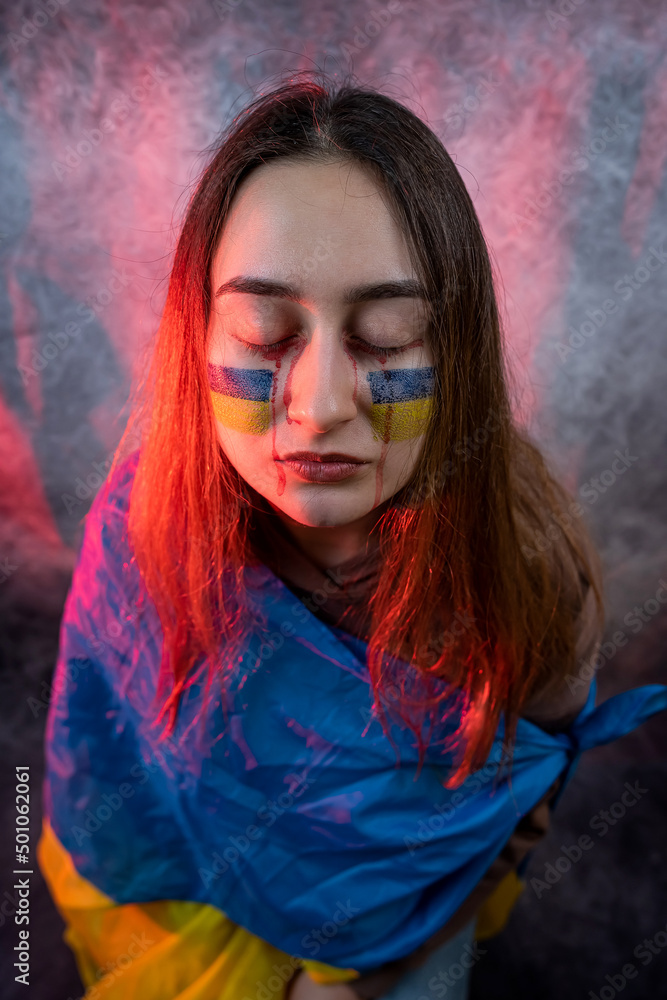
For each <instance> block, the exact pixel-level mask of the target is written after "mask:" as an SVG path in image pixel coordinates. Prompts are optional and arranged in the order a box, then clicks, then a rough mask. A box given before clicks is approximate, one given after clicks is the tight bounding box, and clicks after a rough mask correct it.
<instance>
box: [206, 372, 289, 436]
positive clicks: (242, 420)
mask: <svg viewBox="0 0 667 1000" xmlns="http://www.w3.org/2000/svg"><path fill="white" fill-rule="evenodd" d="M208 381H209V386H210V388H211V399H212V400H213V412H214V413H215V416H216V418H217V419H218V420H219V421H220V423H221V424H224V425H225V427H229V428H230V429H231V430H235V431H241V432H242V433H244V434H265V433H266V431H268V429H269V425H270V415H269V400H270V399H271V388H272V384H273V372H272V371H268V370H267V369H266V368H229V367H227V366H226V365H214V364H212V363H211V362H210V361H209V362H208Z"/></svg>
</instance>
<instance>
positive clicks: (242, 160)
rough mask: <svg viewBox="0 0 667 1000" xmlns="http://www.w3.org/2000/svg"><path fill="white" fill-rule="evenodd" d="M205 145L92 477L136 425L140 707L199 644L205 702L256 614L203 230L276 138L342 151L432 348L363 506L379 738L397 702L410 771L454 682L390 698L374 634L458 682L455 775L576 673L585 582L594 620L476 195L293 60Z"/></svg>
mask: <svg viewBox="0 0 667 1000" xmlns="http://www.w3.org/2000/svg"><path fill="white" fill-rule="evenodd" d="M210 153H211V158H210V162H209V163H208V166H207V167H206V168H205V169H204V170H203V172H202V174H201V176H200V178H199V181H198V183H197V185H196V189H195V191H194V194H193V196H192V198H191V200H190V202H189V205H188V208H187V212H186V214H185V220H184V223H183V226H182V230H181V234H180V238H179V240H178V244H177V247H176V252H175V258H174V263H173V268H172V271H171V275H170V280H169V288H168V293H167V299H166V304H165V308H164V311H163V314H162V318H161V322H160V325H159V329H158V331H157V336H156V339H155V343H154V350H153V353H152V357H151V359H150V362H149V365H148V366H147V369H146V373H145V375H144V377H143V379H142V380H141V383H140V384H139V385H138V386H137V388H136V391H135V392H134V400H133V410H132V413H131V415H130V420H129V422H128V425H127V428H126V431H125V434H124V435H123V438H122V439H121V442H120V444H119V447H118V449H117V452H116V455H115V457H114V463H113V466H112V469H111V470H110V475H109V478H108V480H107V484H108V483H109V481H110V479H111V475H112V474H113V471H114V469H115V468H116V466H117V464H118V463H119V462H120V460H121V458H122V457H123V448H124V442H125V441H126V439H127V440H129V439H130V437H131V436H132V435H133V433H136V428H137V426H140V427H141V447H140V449H139V454H138V460H137V468H136V473H135V477H134V482H133V486H132V493H131V498H130V511H129V525H128V531H129V537H130V541H131V545H132V548H133V550H134V553H135V555H136V559H137V565H138V567H139V569H140V572H141V575H142V578H143V581H144V583H145V586H146V588H147V591H148V593H149V594H150V597H151V599H152V600H153V601H154V603H155V606H156V608H157V611H158V613H159V616H160V620H161V623H162V628H163V632H164V643H163V650H162V660H161V664H160V681H159V684H158V698H161V697H162V695H163V694H166V698H165V701H164V703H163V705H162V708H161V711H160V713H159V715H158V716H157V719H156V720H155V721H156V722H157V721H159V720H160V719H161V718H162V717H163V715H164V714H165V713H167V712H168V713H169V719H168V724H167V729H166V733H171V732H172V731H173V726H174V723H175V720H176V715H177V711H178V705H179V701H180V696H181V694H182V692H183V689H184V686H185V685H186V680H188V682H190V680H191V668H192V667H193V665H194V664H195V661H196V660H197V659H198V658H199V657H201V656H202V655H204V656H205V657H208V680H207V686H206V692H205V696H204V700H205V699H206V697H207V695H208V692H209V688H210V684H211V680H212V678H213V677H214V676H218V677H220V678H221V679H223V680H224V678H225V677H226V676H228V674H229V671H230V670H231V669H232V667H233V663H234V658H235V656H236V653H237V652H239V651H240V650H241V649H242V648H243V646H244V644H245V642H246V641H247V639H248V638H249V637H250V635H251V633H253V632H254V631H255V630H256V629H260V630H261V629H262V628H263V627H264V624H263V619H262V616H261V612H260V609H258V608H256V607H254V606H253V604H252V602H251V601H250V600H249V597H248V593H247V591H246V590H245V588H244V579H243V567H244V566H246V565H247V564H248V563H249V562H252V561H253V559H254V558H255V557H254V555H253V552H252V551H251V546H250V543H249V524H250V518H251V516H252V490H250V489H249V488H248V484H246V483H245V482H244V480H243V479H242V478H241V477H240V475H239V474H238V473H237V471H236V469H235V468H234V466H233V465H232V464H231V462H230V461H229V460H228V458H227V457H226V455H225V454H224V452H223V450H222V448H221V446H220V444H219V442H218V438H217V434H216V430H215V421H214V416H213V412H212V405H211V401H210V394H209V391H208V382H207V373H206V340H207V326H208V319H209V313H210V309H211V295H210V284H209V272H210V267H211V261H212V258H213V255H214V252H215V248H216V246H217V243H218V241H219V239H220V236H221V233H222V230H223V227H224V225H225V220H226V218H227V215H228V212H229V209H230V205H231V202H232V199H233V198H234V195H235V192H236V191H237V189H238V187H239V184H240V183H241V181H242V180H243V179H244V178H245V177H246V176H247V175H248V174H249V172H250V171H252V170H253V169H254V168H255V167H257V166H259V165H261V164H264V163H266V162H268V161H270V160H273V159H278V158H280V157H282V158H287V157H301V158H307V159H309V160H313V161H317V160H322V159H326V160H330V159H332V158H337V159H347V160H349V161H354V162H356V163H357V164H361V165H362V166H363V167H365V168H366V169H367V170H369V171H371V172H372V174H373V176H374V177H375V179H376V181H377V183H378V184H379V185H382V187H383V190H384V191H385V192H386V193H387V195H388V203H389V204H390V206H391V209H392V211H393V212H395V218H396V220H397V222H398V224H399V225H400V227H401V230H402V232H403V233H404V235H405V238H406V241H407V244H408V246H409V250H410V255H411V260H412V262H413V266H414V268H415V270H416V272H417V274H418V276H419V278H420V280H421V281H422V283H423V284H424V285H425V287H426V289H427V292H428V296H429V298H428V306H429V310H430V322H431V325H430V330H431V341H432V350H433V356H434V366H435V389H434V400H433V403H434V405H433V407H432V417H431V419H430V423H429V425H428V428H427V431H426V436H425V441H424V446H423V448H422V451H421V455H420V458H419V461H418V463H417V466H416V469H415V471H414V475H413V476H412V477H411V480H410V482H409V483H408V484H406V485H405V486H404V487H403V488H402V489H401V490H400V491H399V492H398V493H397V494H396V495H395V496H394V497H393V498H392V502H391V504H390V505H389V507H388V509H387V510H386V511H385V512H384V513H383V515H382V517H381V519H380V522H379V530H380V551H381V556H382V572H381V578H380V583H379V586H378V589H377V592H376V594H375V595H374V598H373V601H372V627H371V633H370V639H369V644H368V668H369V672H370V678H371V682H372V687H373V693H374V698H375V706H376V709H377V711H378V713H379V715H380V718H381V720H382V725H383V728H384V731H385V733H386V735H387V736H389V731H388V728H387V726H386V716H385V710H386V709H390V710H395V711H396V713H397V715H398V717H399V718H400V719H401V720H402V722H404V723H406V724H407V725H408V726H409V727H410V728H411V729H412V730H413V731H414V733H415V735H416V737H417V741H418V745H419V767H420V768H421V766H422V762H423V757H424V752H425V749H426V746H427V745H428V739H429V736H430V732H431V730H429V735H427V737H426V738H424V734H423V722H424V718H425V712H426V711H427V710H428V711H429V715H430V722H431V726H432V725H433V724H434V722H437V721H438V718H439V716H438V705H439V704H440V702H441V701H442V699H443V698H444V697H446V696H447V694H448V693H451V690H450V689H449V688H447V687H446V686H445V687H443V686H442V685H441V686H440V693H439V694H438V695H437V697H436V696H433V697H431V698H429V699H423V700H421V701H419V700H417V701H416V700H415V699H413V698H412V697H411V696H410V695H409V692H408V691H407V689H406V690H404V689H403V688H402V687H401V694H400V696H399V697H396V695H394V696H393V697H387V694H386V690H385V688H386V685H387V678H388V674H387V672H386V670H385V669H384V668H383V663H384V653H385V651H387V652H389V653H390V654H395V655H398V656H401V657H402V658H404V659H407V660H408V661H409V662H411V663H412V664H413V665H414V667H415V668H416V669H417V671H418V672H419V673H418V676H421V677H423V678H424V679H425V681H426V682H427V685H428V683H429V679H431V680H432V679H434V678H435V679H437V678H440V679H443V680H445V681H446V682H447V683H448V684H451V685H455V686H456V688H457V689H460V691H461V692H463V694H464V696H465V702H464V703H465V710H464V711H463V713H462V716H461V725H460V728H459V729H458V731H457V733H456V743H455V745H456V746H457V747H461V751H460V753H459V757H458V760H457V762H456V765H455V766H454V767H453V768H452V771H451V773H450V776H449V778H448V780H447V782H446V784H447V787H456V786H457V785H459V784H460V783H461V782H462V781H464V780H465V778H466V777H467V776H468V774H469V773H470V772H471V771H474V770H477V769H478V768H479V767H481V766H482V765H483V764H484V763H485V762H486V760H487V758H488V755H489V753H490V750H491V747H492V743H493V739H494V735H495V733H496V730H497V726H498V723H499V720H500V717H501V714H503V713H504V721H505V741H506V745H507V746H508V747H511V746H512V744H513V741H514V739H515V736H516V724H517V721H518V717H519V714H520V712H521V709H522V706H524V705H525V704H526V702H527V700H528V699H529V698H530V697H531V696H532V695H534V694H535V693H536V692H538V691H540V690H541V689H542V688H543V687H544V686H545V685H546V684H547V682H548V681H553V680H554V679H556V678H561V679H562V680H564V679H565V678H566V676H567V675H568V674H569V673H571V672H572V671H573V669H574V660H575V634H574V623H575V620H576V618H577V615H578V613H579V611H580V610H581V607H582V604H583V599H584V595H585V589H586V587H587V583H588V584H590V586H591V588H592V590H593V593H594V596H595V602H596V606H597V615H598V626H599V628H600V629H601V628H602V625H603V622H604V609H603V601H602V582H601V577H602V573H601V565H600V561H599V557H598V555H597V553H596V551H595V548H594V546H593V544H592V542H591V539H590V536H589V534H588V531H587V529H586V526H585V524H584V523H583V520H582V517H581V509H580V510H579V516H572V515H571V514H569V513H568V508H570V509H571V507H572V496H571V495H570V494H569V493H568V491H567V490H566V489H565V488H564V487H563V486H562V485H560V484H559V483H558V482H557V480H556V478H555V477H554V476H553V475H552V473H551V472H550V471H549V469H548V467H547V464H546V462H545V460H544V457H543V456H542V454H541V453H540V451H539V450H538V448H537V447H536V446H535V445H534V444H533V443H531V441H530V440H529V439H528V435H527V433H526V432H524V431H522V430H520V429H519V428H518V427H517V426H515V424H514V423H513V420H512V413H511V404H510V394H509V389H508V386H509V385H510V384H511V376H510V373H509V372H508V371H507V370H506V366H505V358H504V353H503V343H502V334H501V324H500V319H499V311H498V306H497V301H496V295H495V291H494V283H493V272H492V267H491V263H490V260H489V254H488V251H487V247H486V244H485V240H484V236H483V233H482V230H481V227H480V223H479V220H478V218H477V215H476V213H475V209H474V207H473V204H472V201H471V199H470V197H469V194H468V192H467V190H466V187H465V185H464V183H463V180H462V178H461V176H460V174H459V172H458V170H457V169H456V167H455V165H454V163H453V161H452V159H451V157H450V156H449V155H448V153H447V151H446V150H445V148H444V147H443V145H442V143H441V142H440V140H439V139H438V138H437V136H436V135H434V133H433V132H432V131H431V130H430V129H429V128H428V127H427V125H426V124H425V123H424V122H422V121H421V120H420V119H419V118H418V117H417V116H416V115H415V114H413V113H412V112H411V111H410V110H409V109H408V108H406V107H404V106H402V105H401V104H400V103H398V102H396V101H395V100H393V99H391V98H390V97H387V96H384V95H383V94H381V93H378V92H376V91H375V90H373V89H370V88H365V87H360V86H355V85H353V83H352V82H350V81H349V79H348V81H345V82H342V83H338V84H335V85H333V84H331V83H330V82H329V81H327V80H326V78H323V77H321V76H320V78H319V79H315V78H312V75H311V74H303V75H300V74H297V75H296V76H295V77H293V78H292V79H291V80H290V82H289V83H287V84H284V85H281V86H279V87H277V88H276V89H274V90H273V91H271V92H269V93H266V94H262V95H261V96H259V97H257V98H256V99H255V100H253V101H252V102H251V103H250V104H249V105H248V106H247V107H246V108H245V109H244V110H243V111H242V112H241V113H239V114H238V115H237V116H236V118H234V120H233V121H232V122H231V124H230V125H229V126H228V128H227V129H226V130H225V131H223V132H222V134H221V135H220V137H219V139H218V140H217V141H216V143H215V144H214V145H213V147H211V149H210ZM545 539H549V541H548V542H547V543H546V544H544V540H545ZM538 540H539V541H538ZM454 616H455V618H454ZM454 620H456V622H457V627H456V628H454V629H452V628H451V627H450V626H451V625H452V622H453V621H454ZM221 656H225V657H226V658H225V659H223V660H221ZM393 680H395V678H393ZM223 688H224V684H223ZM394 690H395V686H394ZM413 709H417V710H418V717H415V716H414V714H413V711H412V710H413ZM510 756H511V755H510Z"/></svg>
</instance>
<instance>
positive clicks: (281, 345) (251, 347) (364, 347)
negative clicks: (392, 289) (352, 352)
mask: <svg viewBox="0 0 667 1000" xmlns="http://www.w3.org/2000/svg"><path fill="white" fill-rule="evenodd" d="M237 339H239V338H237ZM292 339H293V338H292V337H288V338H287V339H286V340H279V341H278V343H277V344H268V345H267V344H250V343H248V341H247V340H239V342H240V343H241V344H243V346H244V347H245V348H246V350H248V351H249V352H250V353H251V354H254V355H259V356H260V357H261V358H262V359H263V360H265V361H271V360H272V359H273V358H278V357H280V356H281V355H282V354H284V353H285V351H286V350H288V348H289V342H290V341H291V340H292ZM354 345H355V347H356V349H357V350H359V351H363V352H364V353H366V354H370V355H372V356H373V357H375V358H389V357H391V356H392V355H395V354H402V353H403V352H404V351H407V350H409V349H410V348H411V347H416V346H417V345H416V344H414V343H410V344H405V345H403V346H402V347H376V346H375V345H374V344H369V343H367V342H366V341H362V340H357V339H356V338H354Z"/></svg>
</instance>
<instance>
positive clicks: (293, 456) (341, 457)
mask: <svg viewBox="0 0 667 1000" xmlns="http://www.w3.org/2000/svg"><path fill="white" fill-rule="evenodd" d="M280 461H283V462H294V461H303V462H348V463H349V462H364V459H363V458H356V457H355V456H354V455H346V454H345V453H344V452H342V451H328V452H326V453H325V454H321V453H319V452H317V451H291V452H290V453H289V454H288V455H284V456H283V458H282V459H280Z"/></svg>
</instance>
